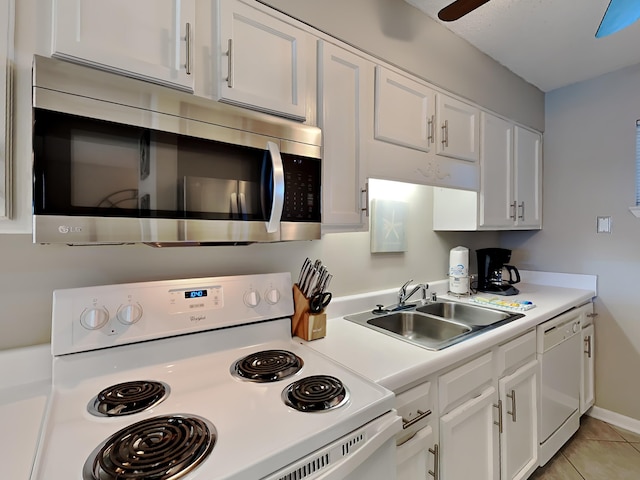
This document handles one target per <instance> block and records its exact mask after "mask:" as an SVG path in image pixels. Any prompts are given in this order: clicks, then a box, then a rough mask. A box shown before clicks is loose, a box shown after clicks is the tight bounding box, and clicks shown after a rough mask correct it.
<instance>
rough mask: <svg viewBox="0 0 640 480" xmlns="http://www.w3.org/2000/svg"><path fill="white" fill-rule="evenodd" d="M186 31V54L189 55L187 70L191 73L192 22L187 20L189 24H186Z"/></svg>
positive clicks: (188, 73)
mask: <svg viewBox="0 0 640 480" xmlns="http://www.w3.org/2000/svg"><path fill="white" fill-rule="evenodd" d="M184 30H185V32H184V39H185V42H186V43H185V45H186V55H187V61H186V64H185V70H186V72H187V75H191V55H192V53H191V24H190V23H189V22H187V24H186V25H185V29H184Z"/></svg>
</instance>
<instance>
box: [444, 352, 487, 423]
mask: <svg viewBox="0 0 640 480" xmlns="http://www.w3.org/2000/svg"><path fill="white" fill-rule="evenodd" d="M492 360H493V358H492V353H491V352H488V353H486V354H484V355H482V356H481V357H478V358H476V359H475V360H471V361H470V362H468V363H465V364H464V365H462V366H460V367H458V368H456V369H454V370H452V371H450V372H448V373H445V374H444V375H441V376H440V378H439V379H438V391H439V397H438V399H439V407H440V415H444V414H446V413H447V412H449V411H450V410H451V409H453V408H455V407H457V406H458V405H460V404H462V403H463V402H465V401H466V400H467V399H469V398H472V397H475V396H477V395H479V394H480V393H482V391H483V390H484V389H485V388H486V386H487V385H489V384H490V383H491V382H492V379H493V362H492Z"/></svg>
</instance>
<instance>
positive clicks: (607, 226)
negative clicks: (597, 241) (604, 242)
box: [597, 217, 611, 233]
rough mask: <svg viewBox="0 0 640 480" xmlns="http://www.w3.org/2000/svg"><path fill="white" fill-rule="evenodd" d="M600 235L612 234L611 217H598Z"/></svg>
mask: <svg viewBox="0 0 640 480" xmlns="http://www.w3.org/2000/svg"><path fill="white" fill-rule="evenodd" d="M597 224H598V228H597V232H598V233H611V217H598V221H597Z"/></svg>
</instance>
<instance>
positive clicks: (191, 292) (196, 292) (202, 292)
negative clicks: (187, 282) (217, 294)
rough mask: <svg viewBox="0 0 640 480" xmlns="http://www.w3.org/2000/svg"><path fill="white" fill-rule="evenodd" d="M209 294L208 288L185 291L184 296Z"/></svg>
mask: <svg viewBox="0 0 640 480" xmlns="http://www.w3.org/2000/svg"><path fill="white" fill-rule="evenodd" d="M206 296H207V291H206V290H189V291H186V292H184V298H202V297H206Z"/></svg>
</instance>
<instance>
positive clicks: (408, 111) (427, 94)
mask: <svg viewBox="0 0 640 480" xmlns="http://www.w3.org/2000/svg"><path fill="white" fill-rule="evenodd" d="M434 101H435V92H434V91H433V90H431V89H430V88H428V87H426V86H425V85H422V84H420V83H418V82H416V81H414V80H411V79H409V78H407V77H404V76H402V75H400V74H397V73H395V72H392V71H391V70H388V69H386V68H384V67H381V66H379V65H378V66H376V93H375V138H376V139H378V140H382V141H385V142H389V143H393V144H396V145H400V146H402V147H409V148H414V149H416V150H422V151H424V152H428V151H430V150H431V147H432V145H433V143H434V134H435V131H434V129H435V124H434V121H435V106H434Z"/></svg>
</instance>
